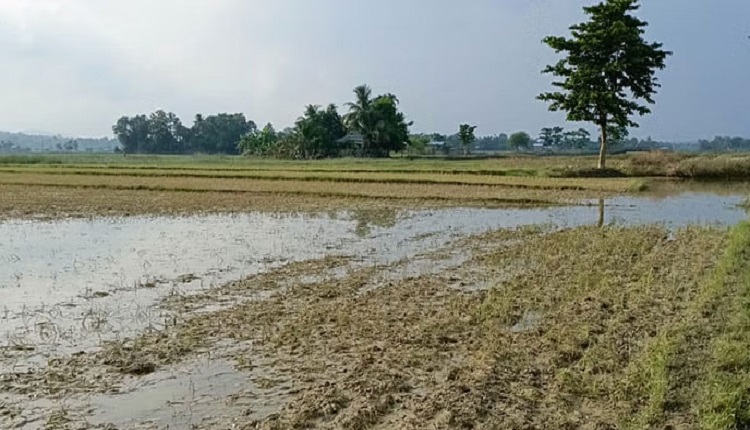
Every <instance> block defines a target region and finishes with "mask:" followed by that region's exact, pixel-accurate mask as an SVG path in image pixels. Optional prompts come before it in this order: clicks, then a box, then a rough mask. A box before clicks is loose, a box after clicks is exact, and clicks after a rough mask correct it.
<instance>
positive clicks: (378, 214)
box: [352, 208, 399, 239]
mask: <svg viewBox="0 0 750 430" xmlns="http://www.w3.org/2000/svg"><path fill="white" fill-rule="evenodd" d="M398 213H399V211H398V210H396V209H395V208H382V209H358V210H355V211H352V218H354V219H355V220H356V221H357V227H356V228H355V229H354V233H355V234H356V235H357V237H359V238H360V239H362V238H365V237H367V236H369V235H370V234H371V233H372V229H373V227H380V228H393V227H395V226H396V222H397V220H398Z"/></svg>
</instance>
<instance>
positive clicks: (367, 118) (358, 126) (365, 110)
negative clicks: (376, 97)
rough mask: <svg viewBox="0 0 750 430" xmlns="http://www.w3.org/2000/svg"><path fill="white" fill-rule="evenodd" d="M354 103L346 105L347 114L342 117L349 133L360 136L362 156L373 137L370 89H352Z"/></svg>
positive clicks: (364, 87) (366, 87) (361, 87)
mask: <svg viewBox="0 0 750 430" xmlns="http://www.w3.org/2000/svg"><path fill="white" fill-rule="evenodd" d="M354 95H355V101H354V103H347V104H346V107H348V108H349V113H348V114H346V115H345V116H344V123H345V124H346V127H347V128H348V129H349V131H351V132H356V133H360V134H362V139H363V148H362V150H363V151H364V154H365V155H366V154H368V152H369V150H370V144H371V142H372V139H373V138H374V135H375V132H376V130H375V126H376V124H373V122H374V113H373V100H372V89H371V88H370V87H369V86H367V85H360V86H358V87H357V88H355V89H354Z"/></svg>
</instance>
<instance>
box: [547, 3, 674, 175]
mask: <svg viewBox="0 0 750 430" xmlns="http://www.w3.org/2000/svg"><path fill="white" fill-rule="evenodd" d="M639 8H640V5H639V4H638V0H605V1H603V2H601V3H599V4H597V5H595V6H590V7H585V8H584V12H585V13H586V14H587V15H588V16H589V20H588V21H587V22H584V23H581V24H576V25H573V26H572V27H570V30H571V34H572V37H571V38H565V37H557V36H549V37H546V38H545V39H544V43H546V44H547V45H549V46H550V47H551V48H552V49H554V50H555V52H556V53H564V55H565V57H564V58H563V59H562V60H560V61H559V62H558V63H557V64H555V65H552V66H547V68H545V69H544V71H543V72H544V73H549V74H552V75H553V76H556V77H558V78H560V79H561V80H560V81H556V82H554V83H553V84H552V85H553V86H555V87H557V88H559V91H555V92H548V93H543V94H541V95H539V97H538V98H539V99H540V100H543V101H546V102H549V103H550V106H549V109H550V110H552V111H565V112H567V118H568V120H569V121H586V122H592V123H594V124H595V125H597V126H598V127H599V129H600V130H601V145H600V155H599V168H600V169H604V168H605V167H606V154H607V143H608V134H607V132H608V130H609V126H611V125H614V126H617V127H621V128H622V127H628V126H629V127H637V126H638V124H637V123H635V122H634V121H633V119H632V117H633V116H634V115H645V114H648V113H650V112H651V111H650V109H649V108H648V106H647V104H653V103H654V100H653V96H654V94H655V93H656V89H657V88H658V87H659V83H658V82H657V79H656V71H657V70H661V69H664V67H665V61H666V58H667V56H669V55H670V54H671V52H668V51H665V50H663V49H662V44H661V43H649V42H647V41H646V40H644V38H643V35H644V33H645V28H646V27H647V26H648V23H646V22H645V21H641V20H640V19H638V18H636V17H635V16H634V15H633V14H632V12H635V11H637V10H638V9H639ZM644 102H645V104H644Z"/></svg>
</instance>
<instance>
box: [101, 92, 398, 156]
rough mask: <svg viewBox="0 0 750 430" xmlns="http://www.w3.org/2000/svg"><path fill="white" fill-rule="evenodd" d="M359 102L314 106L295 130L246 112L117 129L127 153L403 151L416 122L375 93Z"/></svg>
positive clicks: (124, 122) (166, 118) (140, 121)
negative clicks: (247, 115) (262, 124)
mask: <svg viewBox="0 0 750 430" xmlns="http://www.w3.org/2000/svg"><path fill="white" fill-rule="evenodd" d="M354 94H355V99H354V101H352V102H350V103H347V104H346V107H347V108H348V112H347V113H346V114H344V115H341V114H340V113H339V112H338V108H337V107H336V106H335V105H333V104H330V105H328V106H327V107H326V108H321V107H320V106H317V105H310V106H307V107H306V108H305V111H304V112H303V113H302V116H300V117H299V119H297V121H296V122H295V124H294V126H293V127H291V128H287V129H285V130H282V131H277V130H276V129H275V128H274V126H273V125H272V124H270V123H269V124H267V125H266V126H265V127H263V128H262V129H259V128H258V127H257V126H256V124H255V123H254V122H253V121H250V120H247V119H246V118H245V116H244V115H243V114H241V113H236V114H226V113H221V114H217V115H211V116H206V117H204V116H202V115H200V114H199V115H196V116H195V120H194V122H193V125H192V126H191V127H186V126H184V125H183V123H182V121H181V120H180V118H179V117H178V116H177V115H176V114H174V113H172V112H165V111H163V110H158V111H156V112H154V113H152V114H150V115H136V116H133V117H127V116H124V117H122V118H120V119H119V120H118V121H117V123H116V124H115V125H114V126H113V127H112V131H113V132H114V134H115V136H116V137H117V139H118V140H119V141H120V144H121V150H122V151H123V152H124V153H126V154H193V153H205V154H230V155H231V154H240V153H244V154H248V155H254V156H264V157H279V158H295V159H317V158H331V157H340V156H361V157H387V156H388V155H389V154H390V152H391V151H401V150H403V149H404V148H405V147H406V145H407V143H408V141H409V127H410V126H411V125H412V123H411V122H408V121H407V120H406V117H405V115H404V114H403V113H402V112H400V111H399V108H398V104H399V101H398V98H397V97H396V96H395V95H393V94H382V95H378V96H373V94H372V89H371V88H370V87H368V86H367V85H361V86H358V87H357V88H355V89H354Z"/></svg>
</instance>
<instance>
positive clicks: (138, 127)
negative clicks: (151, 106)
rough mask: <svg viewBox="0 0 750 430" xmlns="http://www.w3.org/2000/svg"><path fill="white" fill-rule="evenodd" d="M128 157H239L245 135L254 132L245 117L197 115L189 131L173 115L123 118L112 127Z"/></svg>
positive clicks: (251, 124) (237, 115)
mask: <svg viewBox="0 0 750 430" xmlns="http://www.w3.org/2000/svg"><path fill="white" fill-rule="evenodd" d="M112 131H113V132H114V134H115V136H116V137H117V139H118V140H119V141H120V145H121V147H122V151H123V152H124V153H125V154H191V153H205V154H237V153H238V149H237V144H238V143H239V142H240V140H241V139H242V137H243V136H245V135H246V134H248V133H250V132H253V131H255V123H253V122H252V121H247V120H246V119H245V115H243V114H241V113H237V114H225V113H222V114H218V115H212V116H208V117H205V118H204V117H203V116H202V115H200V114H199V115H196V116H195V121H194V123H193V126H192V127H191V128H187V127H185V126H184V125H183V124H182V121H180V119H179V118H178V117H177V115H175V114H174V113H172V112H165V111H163V110H158V111H156V112H154V113H152V114H151V115H149V116H148V117H147V116H146V115H136V116H134V117H127V116H123V117H122V118H120V119H119V120H118V121H117V123H116V124H115V125H114V126H113V127H112Z"/></svg>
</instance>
